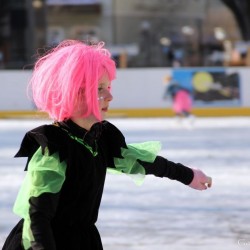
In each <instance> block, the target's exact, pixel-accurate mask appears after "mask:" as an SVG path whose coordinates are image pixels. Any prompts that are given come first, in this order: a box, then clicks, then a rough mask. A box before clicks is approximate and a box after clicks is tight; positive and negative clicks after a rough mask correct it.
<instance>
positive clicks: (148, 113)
mask: <svg viewBox="0 0 250 250" xmlns="http://www.w3.org/2000/svg"><path fill="white" fill-rule="evenodd" d="M192 114H193V115H195V116H197V117H220V116H250V107H238V108H237V107H231V108H218V107H216V108H194V109H193V110H192ZM173 116H174V113H173V111H172V110H171V109H170V108H168V109H161V108H158V109H157V108H155V109H153V108H152V109H149V108H147V109H110V110H109V112H108V117H173ZM30 118H34V119H36V118H37V119H43V118H44V119H47V118H48V116H47V114H45V113H43V112H39V111H36V110H31V111H30V110H29V111H27V110H22V111H21V110H11V111H0V119H30Z"/></svg>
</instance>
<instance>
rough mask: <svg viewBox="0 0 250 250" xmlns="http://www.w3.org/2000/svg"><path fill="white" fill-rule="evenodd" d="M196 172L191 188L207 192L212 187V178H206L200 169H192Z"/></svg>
mask: <svg viewBox="0 0 250 250" xmlns="http://www.w3.org/2000/svg"><path fill="white" fill-rule="evenodd" d="M192 170H193V172H194V178H193V180H192V182H191V183H190V184H189V187H191V188H194V189H197V190H206V189H207V188H210V187H212V178H211V177H209V176H206V175H205V174H204V173H203V172H202V171H201V170H199V169H192Z"/></svg>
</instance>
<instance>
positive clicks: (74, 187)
mask: <svg viewBox="0 0 250 250" xmlns="http://www.w3.org/2000/svg"><path fill="white" fill-rule="evenodd" d="M127 148H128V145H127V144H126V142H125V138H124V136H123V135H122V133H121V132H120V131H119V130H118V129H117V128H116V127H115V126H114V125H112V124H111V123H109V122H107V121H103V122H100V123H95V124H94V125H93V126H92V127H91V129H90V130H89V131H87V130H85V129H83V128H81V127H79V126H78V125H76V124H75V123H74V122H72V121H71V120H67V121H65V122H60V123H55V124H52V125H43V126H40V127H38V128H35V129H33V130H31V131H29V132H28V133H26V135H25V137H24V139H23V141H22V144H21V147H20V150H19V151H18V153H17V154H16V157H28V160H27V166H26V170H27V169H28V172H29V168H30V166H32V164H33V165H36V164H37V165H36V166H35V167H34V169H32V172H31V175H33V174H35V175H34V176H33V177H32V178H33V179H31V182H32V183H31V186H32V188H31V189H32V190H33V191H34V192H33V191H32V192H30V193H29V195H28V196H27V201H26V200H25V198H23V199H24V201H22V203H23V204H22V205H19V208H18V209H19V210H22V211H23V212H21V214H25V213H27V214H26V215H25V216H26V218H24V219H22V220H21V221H20V222H19V223H18V224H17V225H16V226H15V228H14V229H13V230H12V232H11V233H10V235H9V236H8V238H7V240H6V242H5V245H4V246H3V250H17V249H34V250H42V249H43V250H45V249H46V250H55V249H57V250H69V249H73V250H82V249H84V250H101V249H103V248H102V242H101V238H100V236H99V233H98V230H97V228H96V227H95V222H96V221H97V217H98V210H99V206H100V202H101V198H102V193H103V187H104V182H105V176H106V170H107V168H111V169H112V168H113V169H115V168H116V166H115V161H114V159H115V158H118V159H122V158H123V155H122V151H123V149H127ZM46 157H47V158H46ZM44 158H45V163H43V160H44ZM46 159H47V160H48V163H46V162H47V161H46ZM50 161H51V162H52V163H53V164H54V165H53V164H52V163H51V165H50V164H49V162H50ZM137 163H139V164H140V165H141V166H142V167H143V168H144V170H145V174H153V175H155V176H159V177H168V178H170V179H174V180H178V181H180V182H182V183H184V184H186V185H188V184H190V183H191V181H192V179H193V171H192V170H191V169H190V168H187V167H185V166H183V165H182V164H180V163H177V164H176V163H173V162H171V161H168V160H167V159H165V158H163V157H161V156H156V157H155V158H154V160H153V161H152V162H147V161H143V160H142V159H137ZM52 165H53V168H54V170H53V171H50V166H52ZM44 168H45V169H46V170H45V169H44ZM57 169H58V171H57ZM43 170H45V172H44V173H43V172H42V171H43ZM60 171H61V172H60ZM59 172H60V173H59ZM41 173H42V174H41ZM39 175H42V178H41V179H39V178H40V177H39V178H38V179H36V178H37V176H39ZM34 179H35V180H34ZM48 179H50V180H51V181H48ZM54 180H57V181H56V182H55V183H53V181H54ZM50 182H52V183H53V184H50ZM47 184H48V186H46V185H47ZM40 186H41V188H42V189H41V190H40V189H39V188H40ZM45 186H46V187H45ZM29 188H30V186H29ZM39 190H40V191H39ZM44 190H45V191H44ZM46 190H47V191H46ZM25 216H24V217H25ZM24 221H26V222H25V223H26V224H25V223H24ZM24 224H25V225H24ZM22 233H23V238H25V240H24V239H23V240H24V241H25V243H24V241H23V240H22ZM26 236H27V237H26ZM23 245H24V246H25V247H23Z"/></svg>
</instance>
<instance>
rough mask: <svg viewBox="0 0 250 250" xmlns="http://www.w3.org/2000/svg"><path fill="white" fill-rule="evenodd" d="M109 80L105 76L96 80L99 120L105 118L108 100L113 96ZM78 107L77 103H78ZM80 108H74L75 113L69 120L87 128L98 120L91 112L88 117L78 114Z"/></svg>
mask: <svg viewBox="0 0 250 250" xmlns="http://www.w3.org/2000/svg"><path fill="white" fill-rule="evenodd" d="M110 87H111V82H110V81H109V79H108V77H107V76H104V77H102V78H101V79H100V80H99V82H98V89H97V91H98V97H97V98H98V104H99V110H100V115H101V120H104V119H105V115H106V112H107V111H108V108H109V102H110V101H112V99H113V96H112V95H111V93H110ZM78 107H79V105H78ZM79 114H81V110H79V108H78V109H77V110H76V112H75V114H74V115H73V116H72V117H71V120H72V121H74V122H75V123H76V124H78V125H79V126H81V127H83V128H85V129H87V130H89V129H90V128H91V126H92V125H93V124H94V123H96V122H98V121H99V120H98V119H97V118H96V117H95V116H94V115H93V114H92V115H89V116H88V117H85V118H82V117H80V116H79Z"/></svg>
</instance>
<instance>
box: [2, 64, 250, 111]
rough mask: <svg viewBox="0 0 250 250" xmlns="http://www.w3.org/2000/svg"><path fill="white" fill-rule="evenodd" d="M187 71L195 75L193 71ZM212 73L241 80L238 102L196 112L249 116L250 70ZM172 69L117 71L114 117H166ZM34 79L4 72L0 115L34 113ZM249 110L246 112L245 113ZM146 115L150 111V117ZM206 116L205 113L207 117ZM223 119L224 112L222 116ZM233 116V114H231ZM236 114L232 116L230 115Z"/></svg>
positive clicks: (28, 73)
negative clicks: (31, 85) (31, 82)
mask: <svg viewBox="0 0 250 250" xmlns="http://www.w3.org/2000/svg"><path fill="white" fill-rule="evenodd" d="M185 70H190V71H193V70H194V69H193V68H189V69H188V68H187V69H185ZM195 70H196V71H199V70H200V71H202V72H205V71H206V70H211V69H209V68H205V69H204V68H200V69H199V68H195ZM212 70H213V71H216V70H220V71H221V70H223V71H225V72H226V73H225V74H231V73H236V74H237V75H238V76H239V91H240V93H239V100H237V102H231V103H230V105H228V104H227V103H226V102H214V104H213V105H211V102H205V103H203V104H202V105H200V103H199V104H196V103H194V104H195V105H194V107H195V109H199V108H202V110H203V112H206V110H209V109H211V106H212V107H213V108H215V109H216V108H218V109H220V110H221V109H223V108H224V109H226V110H227V111H230V110H231V111H233V110H237V112H240V110H245V111H244V112H243V113H239V114H243V115H244V114H247V115H250V85H249V79H250V70H249V69H248V68H246V67H244V68H243V67H242V68H240V67H235V68H233V67H230V68H213V69H212ZM172 73H173V71H172V68H139V69H118V71H117V79H116V80H114V82H113V85H112V94H113V96H114V99H113V101H112V103H111V107H110V113H111V114H115V113H118V114H126V115H128V116H129V115H130V114H131V113H130V112H134V113H133V114H134V115H133V116H136V114H137V116H141V115H142V112H144V114H145V116H151V115H150V113H151V112H152V111H153V112H154V113H151V114H152V115H153V116H156V115H159V116H160V115H167V114H170V113H169V111H167V113H166V110H168V109H169V110H170V107H171V100H170V99H167V100H164V99H163V94H164V91H165V88H166V86H165V84H164V78H165V77H166V76H167V75H172ZM30 76H31V71H29V70H25V71H22V70H1V71H0V84H1V89H2V91H1V93H0V112H1V113H2V114H3V113H5V114H7V113H8V112H19V113H20V112H25V111H26V112H31V111H35V108H34V105H33V103H32V101H31V100H30V99H29V98H28V96H27V90H26V87H27V82H28V80H29V78H30ZM246 110H247V112H246ZM147 111H150V112H148V113H147ZM204 114H205V113H204ZM221 114H222V115H223V112H222V113H221ZM229 114H230V112H229ZM231 114H233V112H232V113H231Z"/></svg>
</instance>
